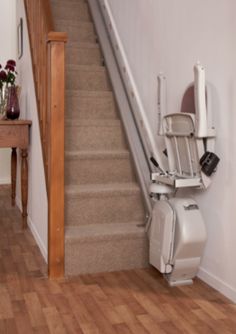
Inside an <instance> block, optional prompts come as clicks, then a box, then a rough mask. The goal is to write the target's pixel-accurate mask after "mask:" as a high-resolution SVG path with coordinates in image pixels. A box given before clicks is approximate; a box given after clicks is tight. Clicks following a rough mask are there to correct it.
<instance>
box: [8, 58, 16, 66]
mask: <svg viewBox="0 0 236 334" xmlns="http://www.w3.org/2000/svg"><path fill="white" fill-rule="evenodd" d="M7 65H10V66H14V67H15V66H16V62H15V60H12V59H9V60H8V61H7Z"/></svg>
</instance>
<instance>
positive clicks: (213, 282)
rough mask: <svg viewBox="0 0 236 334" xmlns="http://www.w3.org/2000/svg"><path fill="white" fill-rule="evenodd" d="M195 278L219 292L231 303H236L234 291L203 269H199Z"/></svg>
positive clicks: (235, 291)
mask: <svg viewBox="0 0 236 334" xmlns="http://www.w3.org/2000/svg"><path fill="white" fill-rule="evenodd" d="M197 276H198V277H199V278H200V279H201V280H202V281H204V282H205V283H207V284H208V285H210V286H211V287H212V288H214V289H216V290H217V291H219V292H221V293H222V294H223V295H224V296H226V297H227V298H229V299H230V300H231V301H232V302H234V303H236V290H235V289H234V288H233V287H232V286H230V285H229V284H227V283H226V282H224V281H222V280H221V279H220V278H219V277H216V276H215V275H213V274H211V273H209V272H208V271H207V270H206V269H204V268H200V269H199V272H198V275H197Z"/></svg>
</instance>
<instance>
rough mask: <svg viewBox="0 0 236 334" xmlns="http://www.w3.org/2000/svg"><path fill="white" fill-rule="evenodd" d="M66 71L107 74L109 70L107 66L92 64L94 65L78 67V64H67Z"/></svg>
mask: <svg viewBox="0 0 236 334" xmlns="http://www.w3.org/2000/svg"><path fill="white" fill-rule="evenodd" d="M66 69H67V70H68V71H73V72H74V71H84V72H105V73H107V69H106V67H105V66H102V65H97V64H92V65H77V64H67V65H66Z"/></svg>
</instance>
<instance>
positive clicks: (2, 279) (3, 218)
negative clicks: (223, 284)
mask: <svg viewBox="0 0 236 334" xmlns="http://www.w3.org/2000/svg"><path fill="white" fill-rule="evenodd" d="M0 333H1V334H3V333H4V334H5V333H9V334H11V333H12V334H17V333H19V334H27V333H42V334H47V333H55V334H59V333H75V334H80V333H84V334H94V333H101V334H113V333H117V334H128V333H133V334H139V333H140V334H142V333H152V334H158V333H170V334H176V333H201V334H203V333H207V334H208V333H220V334H225V333H236V305H234V304H233V303H231V302H229V301H228V300H227V299H226V298H224V297H223V296H222V295H220V294H219V293H217V292H216V291H215V290H213V289H211V288H209V287H208V286H207V285H206V284H204V283H203V282H201V281H200V280H196V281H195V283H194V285H193V286H185V287H178V288H176V287H175V288H170V287H168V286H167V284H166V282H165V281H164V280H163V278H162V277H161V275H159V274H158V272H157V271H156V270H153V269H145V270H134V271H126V272H125V271H124V272H117V273H105V274H96V275H86V276H81V277H77V278H73V279H64V280H60V281H50V280H48V279H47V277H46V265H45V263H44V261H43V259H42V257H41V255H40V253H39V250H38V248H37V246H36V244H35V242H34V240H33V237H32V235H31V233H30V232H29V230H27V231H22V230H21V217H20V214H19V211H18V210H17V209H12V208H11V206H10V192H9V188H7V187H4V186H2V187H0Z"/></svg>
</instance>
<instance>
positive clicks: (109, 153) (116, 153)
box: [65, 150, 130, 159]
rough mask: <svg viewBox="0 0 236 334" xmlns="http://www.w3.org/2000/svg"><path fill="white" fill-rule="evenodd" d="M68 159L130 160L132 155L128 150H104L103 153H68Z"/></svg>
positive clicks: (85, 151) (77, 151)
mask: <svg viewBox="0 0 236 334" xmlns="http://www.w3.org/2000/svg"><path fill="white" fill-rule="evenodd" d="M65 156H66V158H79V159H88V158H92V159H103V158H113V157H114V158H128V157H129V156H130V153H129V151H128V150H102V151H92V150H84V151H79V150H76V151H66V152H65Z"/></svg>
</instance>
